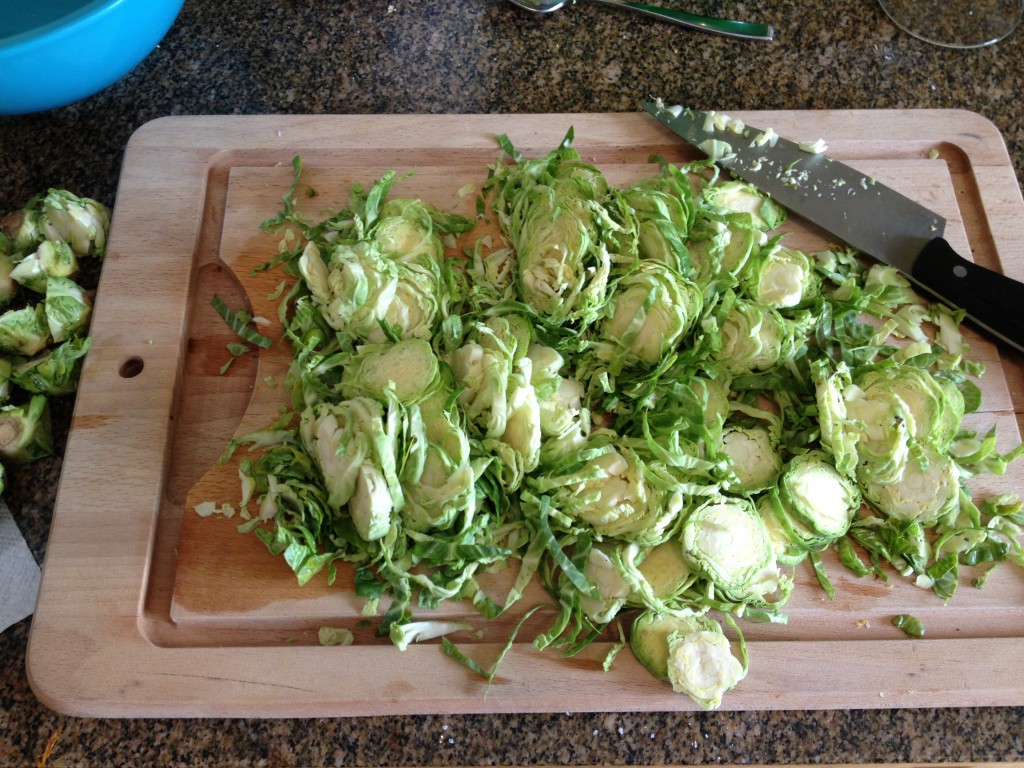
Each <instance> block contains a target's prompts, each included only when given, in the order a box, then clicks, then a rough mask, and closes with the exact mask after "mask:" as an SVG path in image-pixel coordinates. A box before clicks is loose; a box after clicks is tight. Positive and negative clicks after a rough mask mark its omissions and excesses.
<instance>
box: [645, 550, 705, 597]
mask: <svg viewBox="0 0 1024 768" xmlns="http://www.w3.org/2000/svg"><path fill="white" fill-rule="evenodd" d="M637 570H638V571H639V573H640V575H641V576H643V578H644V580H645V581H646V582H647V583H648V584H649V585H650V588H651V592H652V594H653V595H654V596H655V597H656V598H657V599H659V600H669V599H671V598H673V597H675V596H676V595H678V594H679V592H681V591H682V590H683V589H685V587H686V586H687V585H688V584H689V583H690V582H691V581H693V569H692V568H691V567H690V563H689V562H688V561H687V559H686V558H685V557H684V556H683V545H682V542H681V541H679V540H678V539H675V538H672V539H669V540H668V541H664V542H662V543H661V544H658V545H657V546H655V547H652V548H650V549H649V550H648V551H647V552H646V553H645V554H644V557H643V560H641V561H640V564H639V565H638V566H637Z"/></svg>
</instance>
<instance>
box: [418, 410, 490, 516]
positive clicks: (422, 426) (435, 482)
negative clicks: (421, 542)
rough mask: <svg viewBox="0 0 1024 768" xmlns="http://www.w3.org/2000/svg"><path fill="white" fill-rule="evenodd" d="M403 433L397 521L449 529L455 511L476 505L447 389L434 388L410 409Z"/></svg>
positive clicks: (466, 450)
mask: <svg viewBox="0 0 1024 768" xmlns="http://www.w3.org/2000/svg"><path fill="white" fill-rule="evenodd" d="M406 433H407V448H408V452H407V454H406V456H405V460H404V461H403V462H402V467H401V472H400V476H399V478H400V480H401V483H402V489H403V492H404V496H405V506H404V507H402V519H403V520H404V521H405V523H406V524H407V525H408V526H409V527H410V528H412V529H414V530H420V531H423V530H428V529H431V528H436V529H442V530H443V529H447V528H450V527H451V526H452V525H453V524H454V523H455V521H456V519H457V518H458V516H459V515H460V514H463V513H465V514H471V513H472V511H473V510H474V509H475V507H476V493H475V482H476V477H477V469H476V467H475V466H474V464H473V462H472V460H471V457H470V445H469V436H468V435H467V434H466V431H465V430H464V429H463V427H462V425H461V424H460V417H459V411H458V408H457V407H456V406H455V404H454V402H452V398H451V397H450V395H449V393H448V392H446V391H444V390H438V391H435V392H434V394H432V395H431V396H430V397H428V398H427V399H426V400H424V401H423V402H421V403H420V404H419V405H414V406H412V407H410V409H409V412H408V416H407V425H406Z"/></svg>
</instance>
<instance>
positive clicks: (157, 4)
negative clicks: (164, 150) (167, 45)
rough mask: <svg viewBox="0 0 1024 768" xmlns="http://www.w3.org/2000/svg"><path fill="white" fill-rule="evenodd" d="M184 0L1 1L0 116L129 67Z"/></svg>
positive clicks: (49, 103)
mask: <svg viewBox="0 0 1024 768" xmlns="http://www.w3.org/2000/svg"><path fill="white" fill-rule="evenodd" d="M184 2H185V0H0V115H23V114H27V113H29V112H39V111H41V110H44V109H53V108H54V107H62V106H64V105H66V104H71V103H73V102H76V101H79V100H80V99H84V98H85V97H87V96H91V95H92V94H94V93H96V92H97V91H101V90H103V89H104V88H106V87H107V86H108V85H110V84H111V83H114V82H116V81H117V80H119V79H120V78H121V77H123V76H124V75H126V74H128V72H130V71H131V70H132V69H134V68H135V67H136V66H137V65H138V64H139V62H141V61H142V60H143V59H144V58H146V56H148V55H149V53H150V52H151V51H152V50H153V49H154V48H156V46H157V44H158V43H159V42H160V41H161V40H162V39H163V36H164V35H165V34H167V30H168V29H170V28H171V24H173V23H174V20H175V19H176V18H177V17H178V14H179V13H180V12H181V7H182V6H183V5H184Z"/></svg>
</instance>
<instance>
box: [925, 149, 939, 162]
mask: <svg viewBox="0 0 1024 768" xmlns="http://www.w3.org/2000/svg"><path fill="white" fill-rule="evenodd" d="M928 159H929V160H938V159H939V150H937V149H936V148H935V147H932V148H931V149H930V150H928Z"/></svg>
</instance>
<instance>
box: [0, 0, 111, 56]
mask: <svg viewBox="0 0 1024 768" xmlns="http://www.w3.org/2000/svg"><path fill="white" fill-rule="evenodd" d="M124 1H125V0H85V2H83V3H82V5H81V7H79V8H76V9H74V10H73V11H71V12H69V13H66V14H64V15H63V16H61V17H60V18H58V19H55V20H53V21H51V22H48V23H46V24H43V25H41V26H38V27H34V28H33V29H30V30H27V31H25V32H19V33H18V34H16V35H10V36H9V37H0V56H4V55H5V54H11V53H12V52H13V53H20V52H22V51H23V50H26V49H31V48H32V47H33V46H34V45H40V44H44V43H48V42H50V41H52V40H54V39H60V38H62V37H66V36H67V35H71V34H74V33H75V32H77V31H79V30H80V29H81V28H82V27H84V26H86V25H88V24H91V23H92V22H93V21H94V20H95V19H96V18H97V17H99V16H102V15H103V14H105V13H107V12H108V11H109V10H110V9H111V8H113V7H114V6H116V5H120V4H121V3H122V2H124Z"/></svg>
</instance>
